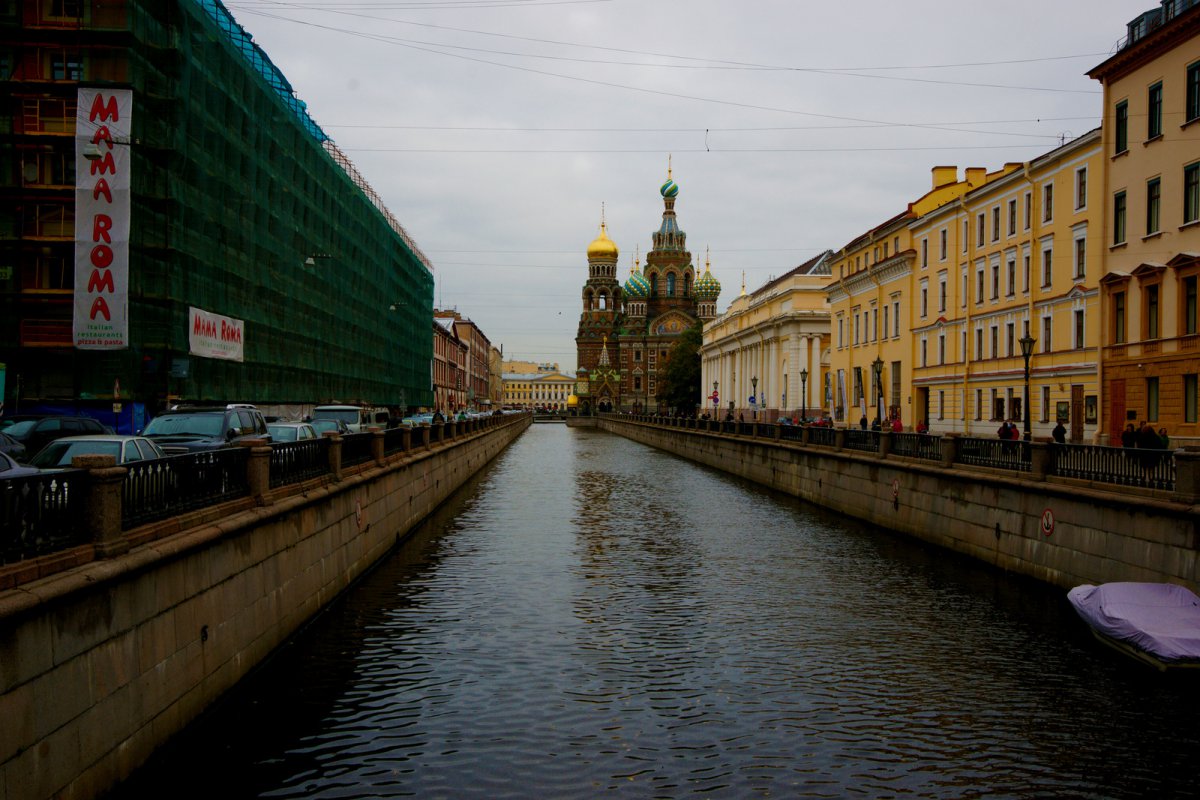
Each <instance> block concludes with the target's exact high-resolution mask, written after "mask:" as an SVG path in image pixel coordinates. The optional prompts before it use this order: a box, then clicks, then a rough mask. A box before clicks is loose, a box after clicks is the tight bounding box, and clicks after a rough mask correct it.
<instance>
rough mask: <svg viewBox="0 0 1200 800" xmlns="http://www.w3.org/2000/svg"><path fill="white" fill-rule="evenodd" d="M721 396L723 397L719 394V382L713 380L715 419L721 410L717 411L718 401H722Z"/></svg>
mask: <svg viewBox="0 0 1200 800" xmlns="http://www.w3.org/2000/svg"><path fill="white" fill-rule="evenodd" d="M720 398H721V395H719V394H717V382H716V381H713V393H712V401H713V419H716V418H717V416H718V413H719V412H718V411H717V403H719V402H720V401H721V400H720Z"/></svg>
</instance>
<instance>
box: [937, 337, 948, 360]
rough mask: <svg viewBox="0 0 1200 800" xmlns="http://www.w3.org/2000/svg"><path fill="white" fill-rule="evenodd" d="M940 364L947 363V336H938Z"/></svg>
mask: <svg viewBox="0 0 1200 800" xmlns="http://www.w3.org/2000/svg"><path fill="white" fill-rule="evenodd" d="M938 363H939V364H945V363H946V334H944V333H939V334H938Z"/></svg>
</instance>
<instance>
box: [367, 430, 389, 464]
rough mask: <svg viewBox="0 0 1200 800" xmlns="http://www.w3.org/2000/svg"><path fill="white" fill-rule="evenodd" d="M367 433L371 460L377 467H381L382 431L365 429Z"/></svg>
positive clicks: (382, 460)
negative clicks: (369, 436) (369, 441)
mask: <svg viewBox="0 0 1200 800" xmlns="http://www.w3.org/2000/svg"><path fill="white" fill-rule="evenodd" d="M367 432H368V433H369V434H371V458H372V459H373V460H374V461H375V463H376V464H378V465H379V466H381V467H382V466H383V462H384V460H385V458H384V455H383V444H384V443H383V430H382V429H381V428H375V427H371V428H367Z"/></svg>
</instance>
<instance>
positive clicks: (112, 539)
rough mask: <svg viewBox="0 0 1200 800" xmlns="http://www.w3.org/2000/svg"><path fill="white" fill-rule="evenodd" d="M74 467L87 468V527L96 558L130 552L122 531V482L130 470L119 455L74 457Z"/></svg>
mask: <svg viewBox="0 0 1200 800" xmlns="http://www.w3.org/2000/svg"><path fill="white" fill-rule="evenodd" d="M71 466H72V467H74V468H76V469H86V470H87V471H88V490H87V497H86V498H84V501H83V508H84V527H85V530H86V531H87V532H88V535H89V536H90V537H91V540H92V545H93V547H95V552H96V558H112V557H113V556H119V555H121V554H122V553H125V552H128V550H129V540H128V539H126V538H125V534H124V532H123V531H122V530H121V508H122V503H121V484H122V483H123V482H124V480H125V475H126V474H128V472H129V470H127V469H126V468H125V467H118V466H117V459H116V456H100V455H89V456H75V457H74V458H72V459H71Z"/></svg>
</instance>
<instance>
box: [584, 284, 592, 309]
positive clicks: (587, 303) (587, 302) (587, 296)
mask: <svg viewBox="0 0 1200 800" xmlns="http://www.w3.org/2000/svg"><path fill="white" fill-rule="evenodd" d="M583 310H584V311H591V310H592V292H591V290H590V289H589V290H588V291H586V292H584V294H583Z"/></svg>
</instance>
